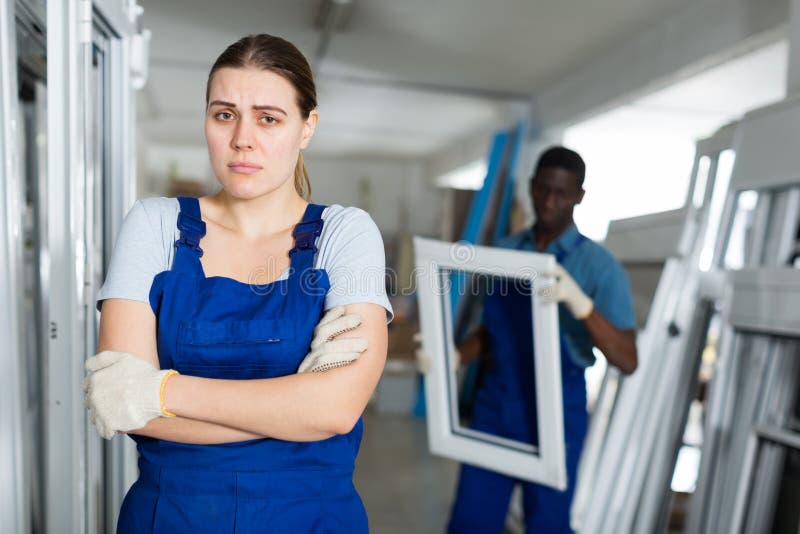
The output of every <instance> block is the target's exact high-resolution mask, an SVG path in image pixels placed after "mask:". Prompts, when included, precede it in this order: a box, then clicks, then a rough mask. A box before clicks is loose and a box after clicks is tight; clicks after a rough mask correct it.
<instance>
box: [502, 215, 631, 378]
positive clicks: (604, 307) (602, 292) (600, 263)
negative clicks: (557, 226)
mask: <svg viewBox="0 0 800 534" xmlns="http://www.w3.org/2000/svg"><path fill="white" fill-rule="evenodd" d="M495 246H497V247H500V248H509V249H516V250H529V251H531V252H543V253H546V254H553V255H554V256H556V258H561V261H560V263H561V266H562V267H564V269H566V271H567V272H568V273H569V274H570V276H572V278H573V279H574V280H575V283H577V284H578V286H580V288H581V289H582V290H583V292H584V293H586V294H587V295H588V296H589V298H591V299H592V300H593V301H594V307H595V308H596V309H597V310H598V311H599V312H600V313H601V314H603V316H604V317H605V318H606V319H608V320H609V322H611V324H613V325H614V326H615V327H617V328H619V329H622V330H627V329H634V328H636V317H635V316H634V313H633V299H632V296H631V289H630V284H629V283H628V276H627V274H626V273H625V270H624V269H623V268H622V265H620V263H619V262H618V261H617V260H616V259H615V258H614V256H612V255H611V254H610V253H609V252H608V251H607V250H606V249H605V248H603V247H602V246H601V245H599V244H597V243H595V242H594V241H592V240H591V239H588V238H582V236H581V234H580V233H579V232H578V229H577V227H576V226H575V225H574V224H573V225H572V226H570V227H569V228H567V229H566V230H565V231H564V233H563V234H561V235H560V236H558V237H557V238H556V239H554V240H553V241H551V242H550V244H549V245H547V248H546V249H545V250H542V251H538V250H536V232H535V230H534V229H533V228H528V229H525V230H523V231H521V232H518V233H516V234H512V235H510V236H508V237H506V238H504V239H501V240H500V241H498V242H497V243H496V245H495ZM558 322H559V326H560V328H561V333H562V334H563V335H562V336H561V339H562V342H563V343H565V345H566V346H565V347H564V350H565V351H566V353H567V355H568V356H569V360H570V362H571V363H574V364H575V365H577V366H578V367H580V368H586V367H589V366H591V365H593V364H594V362H595V356H594V353H593V352H592V347H593V346H594V342H593V341H592V337H591V335H590V334H589V331H588V330H587V329H586V326H585V325H584V324H583V321H581V320H578V319H576V318H575V317H574V316H573V315H572V313H571V312H570V311H569V309H568V308H567V307H566V306H565V305H564V304H563V303H561V304H559V306H558Z"/></svg>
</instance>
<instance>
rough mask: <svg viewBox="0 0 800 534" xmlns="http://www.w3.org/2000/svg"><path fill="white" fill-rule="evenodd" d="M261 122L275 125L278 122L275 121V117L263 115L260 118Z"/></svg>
mask: <svg viewBox="0 0 800 534" xmlns="http://www.w3.org/2000/svg"><path fill="white" fill-rule="evenodd" d="M261 122H263V123H266V124H275V123H276V122H278V121H277V120H276V119H275V117H270V116H269V115H264V116H263V117H261Z"/></svg>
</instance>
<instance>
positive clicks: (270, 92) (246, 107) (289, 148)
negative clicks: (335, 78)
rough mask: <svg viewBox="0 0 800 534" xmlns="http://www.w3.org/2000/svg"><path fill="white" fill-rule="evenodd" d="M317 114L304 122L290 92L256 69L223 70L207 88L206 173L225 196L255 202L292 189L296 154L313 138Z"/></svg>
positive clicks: (278, 79)
mask: <svg viewBox="0 0 800 534" xmlns="http://www.w3.org/2000/svg"><path fill="white" fill-rule="evenodd" d="M316 123H317V112H316V111H312V112H311V113H310V114H309V116H308V118H307V119H306V118H304V117H303V116H302V113H301V111H300V108H299V107H298V106H297V92H296V90H295V88H294V86H293V85H292V84H291V83H290V82H289V81H288V80H286V79H285V78H283V77H282V76H279V75H278V74H275V73H274V72H270V71H267V70H260V69H256V68H228V67H226V68H222V69H219V70H218V71H217V72H216V73H214V77H213V78H212V80H211V87H210V88H209V97H208V107H207V109H206V123H205V133H206V142H207V143H208V153H209V156H210V159H211V167H212V169H213V170H214V174H215V175H216V177H217V180H219V182H220V184H221V185H222V187H223V189H225V191H226V192H227V193H228V194H230V195H232V196H233V197H236V198H243V199H249V198H255V197H258V196H261V195H265V194H267V193H271V192H273V191H276V190H278V189H281V188H291V189H292V190H293V189H294V180H293V177H294V168H295V165H296V164H297V158H298V155H299V153H300V150H301V149H303V148H305V147H306V146H308V143H309V141H310V140H311V137H312V136H313V135H314V128H315V126H316Z"/></svg>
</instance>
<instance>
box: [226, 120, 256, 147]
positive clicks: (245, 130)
mask: <svg viewBox="0 0 800 534" xmlns="http://www.w3.org/2000/svg"><path fill="white" fill-rule="evenodd" d="M231 144H232V145H233V148H234V149H236V150H252V149H253V132H252V130H251V129H250V127H248V125H247V124H245V123H244V121H239V124H237V125H236V130H235V131H234V133H233V139H232V140H231Z"/></svg>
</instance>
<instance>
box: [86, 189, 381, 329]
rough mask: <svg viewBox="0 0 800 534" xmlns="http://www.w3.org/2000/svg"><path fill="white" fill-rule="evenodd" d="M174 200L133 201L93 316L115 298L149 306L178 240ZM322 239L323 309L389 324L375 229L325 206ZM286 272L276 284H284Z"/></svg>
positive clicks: (361, 216)
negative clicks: (368, 313)
mask: <svg viewBox="0 0 800 534" xmlns="http://www.w3.org/2000/svg"><path fill="white" fill-rule="evenodd" d="M179 212H180V205H179V203H178V199H176V198H166V197H155V198H146V199H142V200H137V201H136V202H135V203H134V205H133V207H132V208H131V210H130V211H129V212H128V214H127V215H126V216H125V221H124V222H123V223H122V228H121V229H120V232H119V235H118V236H117V239H116V242H115V244H114V251H113V254H112V255H111V264H110V265H109V268H108V273H107V275H106V279H105V283H104V284H103V287H101V288H100V291H99V292H98V293H97V298H96V304H97V309H98V310H99V309H100V307H101V306H102V301H103V300H104V299H110V298H120V299H128V300H137V301H140V302H145V303H147V304H150V299H149V295H150V287H151V286H152V284H153V279H154V278H155V276H156V275H157V274H158V273H160V272H162V271H168V270H170V268H171V267H172V262H173V260H174V257H175V241H177V240H178V239H179V238H180V230H178V213H179ZM322 220H323V221H324V224H323V227H322V234H321V235H320V236H319V237H318V238H317V243H316V244H317V248H318V249H319V250H318V252H317V254H316V257H315V258H314V268H315V269H324V270H325V271H326V272H327V273H328V279H329V280H330V284H331V287H330V289H329V290H328V293H327V295H326V296H325V309H326V310H328V309H330V308H333V307H335V306H344V305H347V304H356V303H366V302H369V303H373V304H378V305H379V306H382V307H384V308H385V309H386V320H387V322H389V321H391V320H392V317H393V312H392V306H391V304H389V299H388V297H387V295H386V266H385V265H386V257H385V254H384V248H383V239H382V237H381V234H380V231H379V230H378V227H377V226H376V225H375V222H374V221H373V220H372V218H371V217H370V216H369V214H368V213H367V212H365V211H364V210H362V209H359V208H353V207H348V208H345V207H342V206H340V205H338V204H335V205H332V206H328V207H327V208H325V210H324V211H323V212H322ZM288 274H289V271H288V270H286V271H284V272H283V273H282V274H281V275H280V276H279V277H278V278H279V279H285V278H287V277H288Z"/></svg>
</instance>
